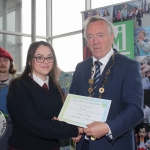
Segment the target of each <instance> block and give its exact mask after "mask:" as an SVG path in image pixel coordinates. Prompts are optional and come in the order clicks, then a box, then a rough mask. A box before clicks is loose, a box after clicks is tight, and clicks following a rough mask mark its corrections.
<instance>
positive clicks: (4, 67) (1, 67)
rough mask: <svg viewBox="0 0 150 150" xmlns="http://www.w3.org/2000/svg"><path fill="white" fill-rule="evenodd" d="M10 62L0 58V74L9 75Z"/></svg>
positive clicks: (7, 59)
mask: <svg viewBox="0 0 150 150" xmlns="http://www.w3.org/2000/svg"><path fill="white" fill-rule="evenodd" d="M9 68H10V60H9V58H6V57H0V73H9Z"/></svg>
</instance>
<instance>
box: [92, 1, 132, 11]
mask: <svg viewBox="0 0 150 150" xmlns="http://www.w3.org/2000/svg"><path fill="white" fill-rule="evenodd" d="M125 1H129V0H113V1H106V0H105V1H100V0H91V5H92V7H91V8H92V9H93V8H99V7H103V6H110V5H113V4H118V3H123V2H125ZM133 1H134V0H133Z"/></svg>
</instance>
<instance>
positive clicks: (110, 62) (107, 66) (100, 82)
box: [94, 50, 118, 97]
mask: <svg viewBox="0 0 150 150" xmlns="http://www.w3.org/2000/svg"><path fill="white" fill-rule="evenodd" d="M114 51H115V50H114ZM115 52H116V51H115ZM117 57H118V54H116V55H115V56H114V61H115V60H116V59H117ZM112 62H113V60H112V57H110V59H109V61H108V63H107V65H106V67H105V68H104V70H103V73H102V74H101V77H100V80H99V81H98V85H97V88H96V90H95V94H94V97H98V96H99V94H100V93H99V88H100V87H102V83H103V80H104V78H105V76H106V72H107V70H108V69H109V68H110V66H111V64H112ZM112 69H113V66H112V68H111V69H110V70H112ZM110 75H111V73H110V74H109V75H108V78H109V76H110ZM106 84H107V82H106Z"/></svg>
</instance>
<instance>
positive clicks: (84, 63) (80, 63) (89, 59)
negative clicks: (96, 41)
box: [78, 56, 92, 65]
mask: <svg viewBox="0 0 150 150" xmlns="http://www.w3.org/2000/svg"><path fill="white" fill-rule="evenodd" d="M91 62H92V56H91V57H89V58H87V59H85V60H83V61H81V62H79V63H78V65H86V64H88V63H91Z"/></svg>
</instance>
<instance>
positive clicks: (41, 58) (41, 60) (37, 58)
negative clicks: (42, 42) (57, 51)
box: [33, 56, 54, 63]
mask: <svg viewBox="0 0 150 150" xmlns="http://www.w3.org/2000/svg"><path fill="white" fill-rule="evenodd" d="M33 58H36V61H37V62H38V63H43V62H44V61H45V59H46V60H47V62H48V63H53V61H54V58H53V56H49V57H43V56H36V57H33Z"/></svg>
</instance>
